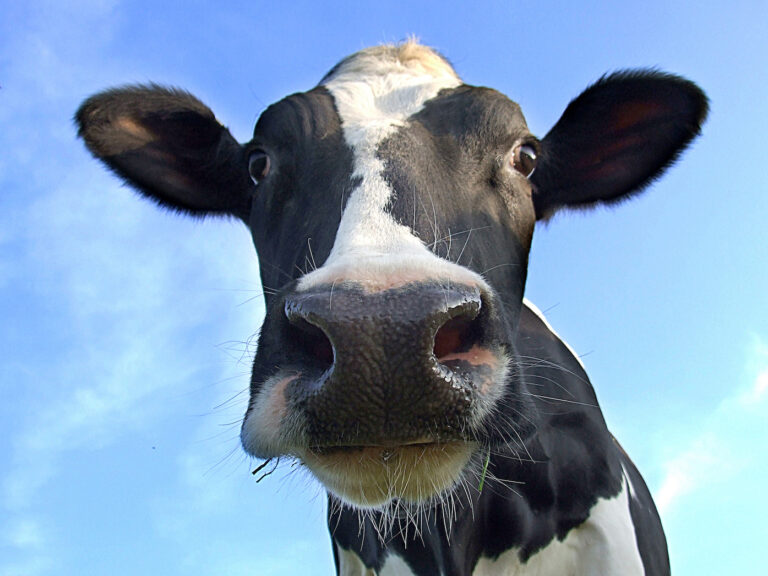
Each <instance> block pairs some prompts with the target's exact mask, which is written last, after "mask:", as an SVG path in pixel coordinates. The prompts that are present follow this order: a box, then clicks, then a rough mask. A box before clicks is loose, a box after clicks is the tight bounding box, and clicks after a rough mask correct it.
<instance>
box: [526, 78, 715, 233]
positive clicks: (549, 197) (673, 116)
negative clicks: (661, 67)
mask: <svg viewBox="0 0 768 576" xmlns="http://www.w3.org/2000/svg"><path fill="white" fill-rule="evenodd" d="M707 110H708V105H707V97H706V96H705V95H704V93H703V92H702V91H701V89H699V87H698V86H696V85H695V84H693V83H692V82H689V81H688V80H685V79H683V78H680V77H678V76H673V75H670V74H664V73H661V72H657V71H649V70H637V71H625V72H618V73H616V74H612V75H610V76H606V77H603V78H602V79H600V80H599V81H598V82H597V83H595V84H594V85H592V86H590V87H589V88H587V89H586V90H585V91H584V92H583V93H582V94H581V95H580V96H579V97H578V98H576V99H575V100H573V101H572V102H571V103H570V104H569V105H568V107H567V108H566V110H565V112H564V113H563V115H562V117H561V118H560V120H558V122H557V124H555V126H554V127H553V128H552V130H550V131H549V133H548V134H547V135H546V137H545V138H544V140H543V141H542V142H541V150H540V153H539V158H538V164H537V167H536V171H535V172H534V173H533V175H532V176H531V182H532V183H533V185H534V197H533V198H534V205H535V207H536V216H537V218H538V219H546V218H548V217H549V216H551V215H552V214H553V213H554V212H555V211H557V210H558V209H559V208H562V207H566V206H570V207H589V206H593V205H595V204H599V203H613V202H618V201H621V200H623V199H626V198H629V197H630V196H632V195H633V194H636V193H638V192H640V191H641V190H643V188H645V187H646V186H647V185H648V184H649V183H651V182H652V181H653V180H654V179H655V178H657V177H658V176H659V175H661V173H662V172H663V171H664V170H665V169H666V168H667V167H669V166H670V165H671V164H672V163H673V162H674V161H675V159H677V157H678V156H679V154H680V153H681V152H682V151H683V150H684V149H685V148H686V146H687V145H688V144H689V143H690V142H691V140H693V138H694V137H696V136H697V135H698V134H699V132H700V130H701V125H702V123H703V122H704V119H705V118H706V115H707Z"/></svg>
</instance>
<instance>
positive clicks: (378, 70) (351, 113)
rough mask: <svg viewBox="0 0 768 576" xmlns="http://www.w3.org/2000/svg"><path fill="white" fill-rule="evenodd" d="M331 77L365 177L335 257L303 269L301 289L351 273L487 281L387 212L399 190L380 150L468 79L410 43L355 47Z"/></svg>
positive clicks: (364, 277) (373, 281)
mask: <svg viewBox="0 0 768 576" xmlns="http://www.w3.org/2000/svg"><path fill="white" fill-rule="evenodd" d="M324 85H325V87H326V88H327V89H328V91H329V92H330V93H331V95H332V96H333V98H334V101H335V103H336V109H337V111H338V113H339V116H340V117H341V122H342V129H343V131H344V139H345V141H346V143H347V144H348V145H349V146H350V148H351V149H352V151H353V155H354V166H353V176H352V177H353V178H355V179H359V180H360V184H359V186H358V187H357V188H355V190H354V191H353V192H352V195H351V196H350V198H349V200H348V201H347V204H346V207H345V209H344V214H343V215H342V218H341V222H340V224H339V229H338V231H337V233H336V240H335V242H334V245H333V249H332V250H331V253H330V255H329V257H328V260H327V261H326V263H325V264H324V266H323V267H322V268H320V269H318V270H315V271H314V272H312V273H310V274H308V275H306V276H304V277H303V278H302V279H301V280H300V281H299V285H298V289H299V290H307V289H309V288H311V287H313V286H317V285H320V284H332V283H334V282H338V281H344V280H353V281H355V282H359V283H361V284H363V285H366V286H368V287H369V288H372V289H385V288H387V287H391V286H392V284H394V285H398V284H403V283H406V282H410V281H415V280H418V279H438V278H445V279H451V280H455V281H459V282H464V283H466V284H469V285H477V284H478V283H482V280H480V278H479V277H478V276H477V275H475V274H472V273H468V271H467V270H465V269H464V268H461V267H459V266H456V265H453V264H451V263H449V262H447V261H445V260H442V259H439V258H437V257H436V256H435V255H433V254H432V253H431V252H430V251H429V250H428V249H427V248H426V247H425V245H424V243H423V242H422V241H421V240H419V239H418V238H417V237H416V236H415V235H414V234H413V233H412V232H411V230H410V229H409V228H408V227H407V226H403V225H401V224H398V223H397V222H396V221H395V219H394V218H393V217H392V216H391V215H390V214H388V213H387V206H388V205H389V204H390V202H391V201H392V200H393V194H394V191H393V190H392V188H391V187H390V186H389V184H387V182H386V181H385V179H384V176H383V172H384V168H385V166H384V162H383V161H382V160H381V159H380V158H378V157H377V156H376V152H377V150H378V148H379V145H380V144H381V143H382V142H383V140H384V139H385V138H387V137H388V136H390V135H391V134H393V133H394V132H395V131H396V130H397V129H398V128H399V127H401V126H404V125H405V123H406V121H407V120H408V118H409V117H411V116H412V115H413V114H416V113H417V112H419V111H420V110H421V109H422V108H423V107H424V104H425V103H426V102H427V101H428V100H430V99H432V98H434V97H435V96H436V95H437V94H438V92H440V90H443V89H446V88H455V87H457V86H459V85H461V80H460V79H459V78H458V76H457V75H456V73H455V72H454V71H453V69H452V68H451V67H450V66H449V65H448V64H447V63H446V62H445V61H444V60H443V59H442V58H440V57H439V56H438V55H437V54H435V53H434V52H432V51H431V50H430V49H428V48H425V47H423V46H419V45H416V44H413V43H406V44H404V45H402V46H385V47H379V48H375V49H372V50H367V51H363V52H361V53H359V54H356V55H355V56H353V57H352V58H351V59H349V60H347V61H345V62H343V63H342V64H341V65H340V66H339V67H338V68H337V69H336V70H335V71H334V72H333V73H332V74H331V75H330V76H329V77H328V78H326V79H325V81H324ZM393 258H394V261H393ZM406 262H408V264H405V263H406ZM417 271H418V273H416V272H417ZM413 276H417V277H413Z"/></svg>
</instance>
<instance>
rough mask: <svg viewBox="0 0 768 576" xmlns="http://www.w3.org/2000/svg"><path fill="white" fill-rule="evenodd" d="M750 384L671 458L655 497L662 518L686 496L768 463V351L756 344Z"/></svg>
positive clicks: (760, 342)
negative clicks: (767, 461)
mask: <svg viewBox="0 0 768 576" xmlns="http://www.w3.org/2000/svg"><path fill="white" fill-rule="evenodd" d="M747 373H748V375H749V376H748V384H747V385H746V386H742V387H741V388H740V389H738V390H737V391H736V392H735V393H734V394H732V395H731V396H728V397H726V398H724V399H723V401H722V402H721V403H720V404H719V406H718V407H717V409H716V410H715V411H714V412H713V413H712V415H711V416H710V417H709V418H708V419H707V420H706V421H704V422H703V423H702V425H701V427H700V428H699V432H698V434H697V435H696V436H695V437H694V439H693V440H691V441H690V442H689V443H688V445H687V446H686V447H684V448H683V449H682V450H680V451H679V452H678V453H677V454H676V455H675V456H673V457H672V458H670V459H669V460H668V461H667V462H666V465H665V469H666V474H665V476H664V478H663V480H662V481H661V483H660V485H659V487H658V489H657V490H656V493H655V501H656V504H657V506H658V508H659V511H660V513H661V514H662V516H665V515H670V514H672V513H674V511H675V508H676V507H677V506H681V505H683V504H684V502H685V499H686V497H687V496H689V495H692V494H694V493H696V492H699V491H702V490H704V489H706V488H707V487H710V486H713V485H719V484H722V483H726V482H733V481H734V478H736V477H738V476H742V475H748V474H751V473H752V469H753V468H754V467H755V466H757V465H758V464H757V463H759V462H761V461H764V460H766V458H768V434H767V432H768V429H767V428H766V426H765V422H768V345H766V343H765V342H764V341H763V340H762V339H760V338H756V339H755V343H754V345H753V347H752V350H751V352H750V359H749V362H748V366H747Z"/></svg>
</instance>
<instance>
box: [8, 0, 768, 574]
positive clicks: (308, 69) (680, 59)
mask: <svg viewBox="0 0 768 576" xmlns="http://www.w3.org/2000/svg"><path fill="white" fill-rule="evenodd" d="M693 5H694V4H692V3H683V2H655V1H651V2H645V3H643V4H642V6H641V5H638V4H636V3H626V4H625V3H619V2H602V3H601V2H581V3H575V2H541V3H531V2H514V1H508V2H476V3H472V4H470V3H467V2H461V3H458V2H457V3H453V2H448V1H446V0H443V1H441V2H404V3H399V2H392V1H390V2H376V3H369V2H356V3H349V4H347V3H339V2H332V1H326V2H317V3H315V2H292V3H290V6H288V5H287V4H286V5H285V6H280V7H278V6H277V4H276V3H274V2H261V1H255V0H251V1H249V2H220V3H215V4H214V3H207V2H194V1H192V2H178V3H175V2H167V3H160V2H119V1H104V2H101V1H97V0H73V1H69V2H53V1H50V2H47V1H41V0H38V1H34V0H33V1H31V2H26V3H22V2H16V1H11V0H0V14H2V17H0V144H1V148H0V149H2V153H0V208H1V209H0V462H2V465H0V574H2V575H4V576H6V575H7V576H16V575H18V576H37V575H48V574H50V575H70V574H71V575H82V574H105V573H109V574H112V575H120V574H135V573H149V574H166V575H169V576H171V575H187V574H195V575H214V574H217V575H218V574H228V575H235V576H236V575H240V574H243V575H245V574H275V575H284V574H285V575H288V574H328V573H331V572H332V558H331V553H330V546H329V540H328V536H327V532H326V528H325V523H324V503H325V499H324V497H323V492H322V490H321V489H320V488H319V487H318V485H317V484H316V483H315V482H314V481H312V480H311V479H310V478H308V477H306V476H303V475H302V474H301V473H300V472H296V471H291V470H289V469H287V468H284V469H281V470H279V471H278V472H277V473H276V474H274V475H273V476H270V477H269V478H267V479H265V480H264V481H263V482H261V483H260V484H258V485H257V484H256V483H255V480H254V478H253V477H252V476H251V474H250V473H249V472H250V470H251V469H252V467H253V466H254V465H255V463H254V462H250V461H249V460H248V459H247V458H246V457H245V456H244V455H243V453H242V452H241V450H240V448H239V445H238V438H237V436H238V426H239V422H238V420H239V419H240V417H241V416H242V413H243V412H244V410H245V406H246V402H247V392H246V389H247V385H248V372H249V358H250V357H251V355H252V353H253V346H252V337H253V335H254V334H255V332H256V330H257V328H258V325H259V323H260V319H261V317H262V314H263V307H262V303H261V300H260V286H259V283H258V267H257V263H256V259H255V255H254V254H253V251H252V248H251V244H250V238H249V235H248V233H247V232H246V231H245V229H244V228H243V227H242V226H240V225H238V224H236V223H234V222H227V221H206V222H193V221H189V220H185V219H183V218H181V217H179V216H176V215H171V214H165V213H162V212H161V211H159V210H157V209H156V208H154V207H153V206H151V205H150V204H149V203H148V202H145V201H142V200H140V199H138V198H137V197H136V196H135V195H134V194H133V193H132V192H130V190H128V189H127V188H125V187H123V186H121V185H120V183H119V182H118V181H117V180H116V179H115V178H113V177H112V176H111V175H109V174H108V173H107V172H106V171H105V170H104V169H102V168H101V166H100V165H98V164H97V163H96V162H95V161H93V160H92V159H90V157H89V156H88V154H87V153H86V152H85V150H84V149H83V147H82V145H81V144H80V143H79V142H78V141H77V140H76V138H75V131H74V129H73V127H72V123H71V117H72V114H73V113H74V111H75V109H76V108H77V106H78V104H79V103H80V102H81V101H82V100H83V99H84V98H85V97H87V96H88V95H90V94H92V93H94V92H96V91H98V90H101V89H104V88H106V87H109V86H113V85H116V84H124V83H128V82H146V81H157V82H162V83H167V84H174V85H178V86H182V87H185V88H187V89H189V90H191V91H192V92H194V93H195V94H197V95H198V96H199V97H200V98H201V99H203V100H204V101H205V102H207V103H208V104H209V105H210V106H211V107H212V108H213V109H214V111H215V112H216V114H217V116H218V117H219V119H220V120H221V121H222V122H224V123H225V124H227V125H228V126H229V127H230V128H231V129H232V131H233V133H234V134H235V136H236V137H238V138H239V139H240V140H247V139H248V137H249V135H250V132H251V129H252V125H253V123H254V122H255V120H256V118H257V117H258V114H259V112H260V111H261V110H263V108H264V107H265V106H266V105H268V104H269V103H271V102H273V101H275V100H277V99H279V98H281V97H282V96H284V95H286V94H288V93H291V92H295V91H300V90H305V89H308V88H310V87H311V86H313V85H314V84H315V83H316V82H317V81H318V80H319V79H320V78H321V77H322V76H323V74H324V73H325V72H326V71H327V70H328V69H329V68H330V67H331V66H332V65H333V64H334V63H335V62H336V61H337V60H338V59H340V58H341V57H342V56H344V55H347V54H349V53H351V52H353V51H355V50H358V49H360V48H363V47H365V46H368V45H371V44H376V43H380V42H389V41H397V40H401V39H404V38H405V37H406V36H408V35H411V34H413V35H416V36H418V37H420V38H421V39H422V41H423V42H425V43H427V44H430V45H432V46H435V47H437V48H438V49H440V50H441V51H443V53H445V54H446V55H447V56H448V57H449V58H450V59H451V60H452V61H453V63H454V64H455V66H456V68H457V69H458V71H459V73H460V74H461V75H462V77H463V78H464V79H465V81H467V82H468V83H472V84H478V85H488V86H492V87H494V88H496V89H499V90H501V91H502V92H504V93H506V94H508V95H509V96H510V97H512V98H513V99H515V100H517V101H518V102H520V103H521V105H522V106H523V110H524V111H525V113H526V116H527V118H528V123H529V126H530V127H531V128H532V130H533V131H534V132H535V133H537V134H539V135H541V136H543V135H544V134H545V133H546V131H547V130H548V128H549V127H550V126H551V125H552V123H554V122H555V121H556V120H557V118H558V117H559V115H560V113H561V112H562V110H563V108H564V107H565V105H566V104H567V103H568V101H569V100H570V99H571V98H573V97H574V96H576V95H577V94H578V93H579V91H581V90H582V89H583V88H584V87H585V86H586V85H588V84H589V83H590V82H592V81H594V80H595V79H597V78H598V77H599V76H600V75H601V74H603V73H605V72H607V71H611V70H616V69H619V68H626V67H634V66H655V67H659V68H661V69H665V70H669V71H672V72H676V73H679V74H683V75H686V76H688V77H689V78H691V79H693V80H694V81H696V82H698V83H699V84H700V85H701V86H702V87H703V88H704V89H705V90H706V91H707V92H708V94H709V96H710V98H711V103H712V112H711V116H710V120H709V122H708V123H707V125H706V126H705V129H704V135H703V137H702V138H701V139H700V140H698V141H697V142H696V143H695V144H694V146H693V147H692V149H691V150H689V152H688V153H687V154H686V155H685V156H684V158H683V160H682V162H680V163H679V164H678V165H677V166H675V167H674V168H673V169H672V170H671V171H670V172H669V174H668V175H667V176H666V177H665V178H664V179H663V180H662V181H660V182H659V183H658V184H656V185H655V186H654V187H653V188H652V189H651V190H650V191H649V192H648V193H646V194H645V195H644V196H643V197H641V198H639V199H637V200H636V201H634V202H631V203H629V204H625V205H622V206H621V207H619V208H617V209H615V210H599V211H595V212H592V213H589V214H586V213H578V214H567V215H561V216H559V217H557V218H555V219H554V220H553V221H552V222H551V223H550V224H549V225H548V226H546V227H542V228H540V229H538V230H537V233H536V237H535V239H534V246H533V251H532V256H531V267H530V274H529V282H528V288H527V295H528V297H529V298H530V299H531V300H533V301H534V302H535V303H536V304H537V305H538V306H539V307H540V308H541V309H542V310H544V311H546V312H547V315H548V317H549V319H550V321H551V323H552V324H553V325H554V327H555V328H556V329H557V330H558V332H559V333H560V334H561V335H562V336H563V337H564V338H565V339H567V340H568V341H569V343H570V344H571V346H572V347H573V348H574V349H575V350H576V351H577V352H578V353H579V354H580V355H582V356H583V361H584V362H585V364H586V366H587V368H588V370H589V373H590V376H591V378H592V380H593V383H594V384H595V387H596V388H597V391H598V395H599V398H600V401H601V404H602V407H603V411H604V412H605V414H606V417H607V419H608V422H609V424H610V426H611V428H612V430H613V431H614V433H615V434H616V435H617V436H618V437H619V439H620V440H621V441H622V443H623V444H624V446H625V447H626V448H627V450H628V451H629V453H630V454H631V455H632V457H633V458H634V459H635V461H636V463H637V464H638V466H639V467H640V469H641V471H642V472H643V473H644V476H645V478H646V480H647V481H648V483H649V485H650V487H651V489H652V490H653V492H654V493H655V494H656V497H657V502H658V504H659V506H660V509H661V511H662V515H663V519H664V522H665V526H666V530H667V536H668V539H669V542H670V551H671V555H672V561H673V571H674V573H675V574H676V575H678V576H680V575H683V576H684V575H689V574H690V575H693V574H696V575H700V574H745V575H747V574H758V573H762V572H763V571H764V552H763V549H764V542H765V537H766V528H765V520H764V519H765V517H767V516H768V497H766V492H765V486H766V485H768V305H766V296H765V295H766V294H768V266H767V265H766V263H767V262H768V242H767V241H766V240H767V237H768V235H767V234H766V231H765V230H766V225H765V219H766V215H768V168H767V166H768V164H767V163H766V161H765V158H764V156H765V152H766V145H765V134H766V133H768V114H766V102H768V66H767V65H766V64H767V63H768V40H767V39H766V36H765V23H766V22H768V4H766V3H765V2H758V1H754V2H732V3H730V4H729V5H728V7H727V8H725V7H724V5H723V4H722V3H707V4H706V5H704V3H696V4H695V8H692V7H691V6H693ZM213 6H215V9H214V8H212V7H213Z"/></svg>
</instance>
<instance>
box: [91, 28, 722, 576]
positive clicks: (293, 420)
mask: <svg viewBox="0 0 768 576" xmlns="http://www.w3.org/2000/svg"><path fill="white" fill-rule="evenodd" d="M707 110H708V102H707V98H706V96H705V94H704V93H703V92H702V90H701V89H700V88H698V87H697V86H696V85H695V84H693V83H692V82H690V81H688V80H686V79H684V78H681V77H678V76H675V75H671V74H667V73H663V72H660V71H658V70H646V69H642V70H628V71H620V72H616V73H613V74H610V75H606V76H603V77H602V78H600V79H599V80H598V81H597V82H595V83H594V84H592V85H591V86H589V87H588V88H587V89H586V90H585V91H584V92H582V93H581V94H580V95H579V96H578V97H577V98H575V99H574V100H573V101H571V102H570V104H569V105H568V106H567V108H566V109H565V111H564V112H563V114H562V116H561V117H560V119H559V120H558V121H557V123H556V124H555V125H554V127H553V128H552V129H551V130H550V131H549V132H548V133H547V135H546V136H545V137H544V138H543V139H538V138H536V137H535V136H534V135H533V134H532V133H531V132H530V131H529V130H528V127H527V125H526V122H525V119H524V117H523V115H522V113H521V110H520V107H519V105H518V104H516V103H515V102H513V101H512V100H510V99H509V98H507V97H506V96H504V95H503V94H501V93H499V92H497V91H495V90H492V89H489V88H484V87H475V86H470V85H467V84H464V83H463V82H462V81H461V79H460V78H459V76H458V75H457V73H456V72H455V70H454V68H453V67H452V66H451V64H450V63H449V62H448V61H447V60H446V59H445V58H444V57H443V56H442V55H440V54H439V53H438V52H437V51H435V50H433V49H431V48H428V47H426V46H423V45H421V44H419V43H417V42H415V41H407V42H404V43H401V44H396V45H385V46H377V47H373V48H368V49H365V50H362V51H361V52H358V53H356V54H353V55H352V56H349V57H347V58H345V59H344V60H342V61H341V62H340V63H339V64H337V65H336V66H335V67H334V68H332V69H331V71H330V72H329V73H328V74H327V75H326V76H325V77H324V78H323V79H322V80H321V81H320V83H319V84H318V85H317V86H316V87H314V88H312V89H311V90H309V91H307V92H303V93H297V94H293V95H290V96H288V97H286V98H285V99H283V100H281V101H279V102H277V103H276V104H273V105H271V106H269V107H268V108H267V109H266V110H265V111H264V112H263V113H262V114H261V116H260V117H259V119H258V121H257V123H256V125H255V128H254V131H253V138H252V139H251V140H250V141H249V142H247V143H245V144H240V143H238V142H237V141H236V140H235V139H234V138H233V136H232V135H231V134H230V132H229V131H228V129H227V128H225V127H224V126H223V125H222V124H220V123H219V122H218V121H217V120H216V118H215V116H214V114H213V113H212V112H211V110H210V109H209V108H208V107H206V106H205V105H204V104H202V103H201V102H200V101H199V100H198V99H196V98H195V97H194V96H192V95H191V94H189V93H187V92H185V91H182V90H179V89H176V88H168V87H162V86H160V85H155V84H151V85H130V86H125V87H120V88H116V89H111V90H107V91H105V92H102V93H100V94H97V95H95V96H93V97H91V98H89V99H88V100H86V101H85V102H84V103H83V105H82V106H81V108H80V109H79V110H78V112H77V114H76V122H77V124H78V126H79V134H80V136H81V137H82V138H83V139H84V141H85V143H86V145H87V147H88V148H89V149H90V151H91V152H92V153H93V154H94V155H95V156H96V157H97V158H99V159H100V160H102V161H103V162H104V163H105V164H106V165H107V166H108V167H109V168H111V169H112V170H113V171H114V172H115V173H116V174H117V175H118V176H119V177H121V178H122V179H123V180H124V181H125V182H127V183H128V184H130V185H131V186H133V187H134V188H135V189H136V190H138V192H140V193H141V194H142V195H144V196H146V197H148V198H150V199H152V200H154V201H155V202H156V203H158V204H159V205H161V206H163V207H166V208H169V209H170V210H173V211H176V212H180V213H183V214H187V215H192V216H197V217H206V216H212V215H221V216H229V217H234V218H236V219H239V220H241V221H242V222H244V223H245V225H246V226H248V227H249V229H250V231H251V234H252V237H253V242H254V245H255V248H256V252H257V254H258V258H259V265H260V274H261V282H262V285H263V287H264V298H265V308H266V316H265V319H264V322H263V325H262V327H261V331H260V334H259V339H258V348H257V351H256V353H255V356H254V360H253V371H252V377H251V382H250V400H249V403H248V407H247V411H246V413H245V417H244V419H243V423H242V429H241V440H242V445H243V447H244V449H245V451H246V452H247V453H248V454H250V455H252V456H253V457H256V458H257V459H263V460H264V461H265V462H269V461H275V462H277V461H278V459H279V458H284V459H288V461H292V462H294V463H296V464H297V465H298V466H300V467H303V468H305V469H307V470H309V472H310V473H311V474H312V475H313V476H314V477H315V478H316V479H317V480H319V482H320V483H321V484H322V485H323V486H324V488H325V489H326V491H327V493H328V514H327V516H328V518H327V519H328V526H329V530H330V534H331V540H332V546H333V554H334V560H335V568H336V571H337V573H338V574H344V575H372V574H380V575H385V574H415V575H421V576H425V575H436V574H442V575H451V576H453V575H456V576H459V575H469V574H474V575H480V574H517V575H532V574H557V575H565V574H573V575H576V574H580V575H581V574H599V575H603V576H608V575H621V576H630V575H637V574H646V575H654V576H656V575H663V574H669V559H668V552H667V544H666V539H665V536H664V531H663V529H662V526H661V522H660V519H659V515H658V513H657V510H656V508H655V506H654V503H653V500H652V498H651V495H650V492H649V490H648V488H647V486H646V484H645V482H644V481H643V479H642V477H641V476H640V473H639V472H638V470H637V469H636V467H635V466H634V464H633V463H632V461H631V460H630V458H629V457H628V456H627V454H625V452H624V451H623V450H622V448H621V446H620V445H619V443H618V442H617V441H616V440H615V439H614V437H613V436H612V435H611V433H610V432H609V431H608V428H607V427H606V423H605V421H604V418H603V415H602V413H601V411H600V408H599V405H598V401H597V398H596V396H595V392H594V390H593V388H592V386H591V384H590V381H589V379H588V377H587V375H586V373H585V369H584V366H583V365H582V363H581V361H580V359H579V358H578V357H577V356H576V355H575V354H574V353H573V351H572V350H571V349H570V348H569V347H568V345H567V344H566V343H565V342H564V341H562V340H561V339H560V338H559V337H558V335H557V334H556V333H555V331H554V330H553V329H552V328H551V327H550V325H549V324H548V323H547V320H546V319H545V318H544V316H543V315H542V314H541V312H540V311H539V310H538V309H537V308H536V307H535V306H534V305H533V304H532V303H530V302H528V301H527V300H526V299H525V298H524V289H525V283H526V271H527V264H528V255H529V250H530V247H531V240H532V236H533V231H534V226H535V224H536V223H537V222H540V221H546V220H549V219H550V218H551V217H552V216H553V215H554V214H555V213H556V212H557V211H559V210H562V209H588V208H590V207H594V206H600V205H611V204H615V203H618V202H622V201H624V200H626V199H628V198H630V197H632V196H634V195H636V194H638V193H640V192H641V191H642V190H644V189H645V188H646V187H647V186H648V185H649V183H651V182H652V181H653V180H655V179H656V178H658V177H659V176H660V174H662V173H663V172H664V171H665V170H666V169H667V168H668V167H669V166H670V165H671V164H672V163H673V162H674V161H675V160H676V159H677V158H678V156H679V155H680V153H681V152H682V151H683V150H684V149H685V148H686V147H687V146H688V144H689V143H690V142H691V141H692V140H693V139H694V138H695V137H696V136H697V135H698V134H699V133H700V131H701V125H702V123H703V122H704V120H705V118H706V115H707ZM284 461H285V460H284Z"/></svg>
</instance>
